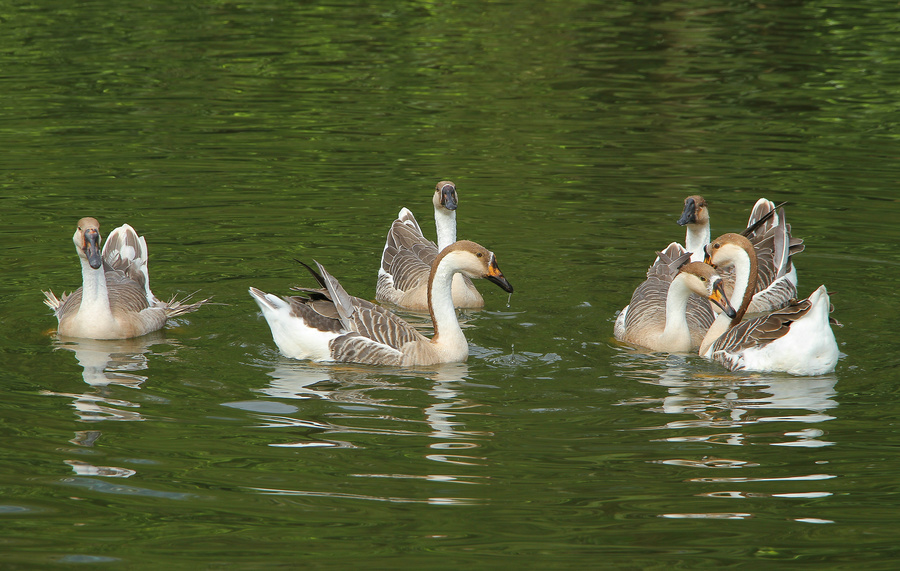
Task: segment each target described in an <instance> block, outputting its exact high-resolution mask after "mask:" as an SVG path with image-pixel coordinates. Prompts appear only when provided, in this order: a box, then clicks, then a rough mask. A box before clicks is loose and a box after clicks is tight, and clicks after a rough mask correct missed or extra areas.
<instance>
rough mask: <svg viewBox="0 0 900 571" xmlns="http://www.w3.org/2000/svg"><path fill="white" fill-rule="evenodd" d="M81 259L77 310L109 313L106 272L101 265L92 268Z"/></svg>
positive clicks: (97, 313)
mask: <svg viewBox="0 0 900 571" xmlns="http://www.w3.org/2000/svg"><path fill="white" fill-rule="evenodd" d="M80 259H81V284H82V290H81V306H80V307H79V312H81V311H87V312H89V313H90V314H92V315H97V316H101V315H104V314H105V315H109V316H110V317H111V316H112V311H111V310H110V308H109V292H108V291H107V289H106V274H105V273H104V270H103V266H100V268H99V269H96V270H95V269H94V268H92V267H91V265H90V264H89V263H88V261H87V260H86V259H84V258H80Z"/></svg>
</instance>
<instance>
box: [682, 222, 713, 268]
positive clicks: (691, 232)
mask: <svg viewBox="0 0 900 571" xmlns="http://www.w3.org/2000/svg"><path fill="white" fill-rule="evenodd" d="M686 226H687V230H686V235H685V237H684V248H685V249H686V250H687V251H688V252H690V253H691V261H692V262H702V261H703V256H704V252H703V249H704V248H705V247H706V245H707V244H709V221H708V220H707V221H706V222H705V223H703V224H687V225H686Z"/></svg>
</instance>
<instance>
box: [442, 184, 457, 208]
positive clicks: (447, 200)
mask: <svg viewBox="0 0 900 571" xmlns="http://www.w3.org/2000/svg"><path fill="white" fill-rule="evenodd" d="M457 205H458V200H457V198H456V187H455V186H453V185H452V184H445V185H444V186H442V187H441V206H443V207H444V208H446V209H447V210H456V207H457Z"/></svg>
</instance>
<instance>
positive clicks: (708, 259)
mask: <svg viewBox="0 0 900 571" xmlns="http://www.w3.org/2000/svg"><path fill="white" fill-rule="evenodd" d="M703 263H704V264H709V265H710V266H713V267H715V266H716V265H715V264H714V263H712V256H710V255H709V244H707V245H706V246H703Z"/></svg>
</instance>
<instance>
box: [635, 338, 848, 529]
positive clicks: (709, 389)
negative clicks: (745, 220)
mask: <svg viewBox="0 0 900 571" xmlns="http://www.w3.org/2000/svg"><path fill="white" fill-rule="evenodd" d="M621 357H622V358H621V359H620V365H621V369H622V371H621V373H620V375H621V376H623V377H625V376H628V377H631V378H634V379H635V380H638V381H639V382H640V383H643V384H646V385H652V386H655V387H661V388H663V389H665V392H666V394H665V395H664V396H661V397H660V396H646V397H638V398H631V399H628V400H625V401H620V402H619V403H617V404H618V405H619V406H635V405H636V406H641V407H644V410H645V411H647V412H650V413H653V414H665V415H678V418H677V419H674V420H670V421H667V422H664V423H662V424H653V425H650V426H640V427H635V428H632V429H631V430H640V431H654V432H656V431H672V432H677V434H674V435H670V436H663V437H662V438H659V439H653V441H655V442H667V443H672V444H677V445H679V448H678V449H679V450H680V451H683V450H684V449H683V448H682V447H681V446H682V445H684V444H685V443H687V444H699V445H726V446H732V447H747V446H753V445H758V444H764V445H769V446H789V447H799V448H808V449H817V448H822V447H826V446H831V445H833V444H835V443H834V442H831V441H828V440H825V439H824V438H823V436H824V435H825V434H826V432H825V430H824V428H822V427H821V425H822V424H823V423H825V422H828V421H831V420H834V418H835V417H834V416H832V415H831V414H830V413H829V412H828V411H832V410H833V409H835V408H836V407H837V406H838V402H837V401H836V400H835V397H836V395H837V393H836V391H835V383H836V382H837V377H835V376H834V375H827V376H821V377H804V378H800V377H794V376H789V375H765V374H753V375H744V376H741V375H739V374H733V373H724V374H714V373H710V372H708V371H707V370H704V369H703V368H702V367H698V366H697V359H695V358H690V359H688V358H685V357H679V356H673V355H667V356H659V355H649V356H648V355H641V356H638V355H636V354H634V353H629V354H623V355H621ZM685 416H688V417H692V418H684V417H685ZM775 423H789V426H790V425H793V426H794V428H792V429H788V430H779V431H765V432H759V431H757V429H758V428H759V427H764V426H771V425H774V424H775ZM710 429H713V431H710ZM685 432H688V433H687V434H685ZM696 432H700V433H699V434H697V433H696ZM702 449H704V450H707V449H708V447H707V446H703V447H702ZM736 451H737V450H736ZM757 457H758V456H755V455H754V456H753V458H757ZM649 463H651V464H660V465H664V466H674V467H679V468H688V469H699V470H713V471H715V470H723V469H724V470H728V471H729V472H731V471H732V470H741V469H753V470H754V472H756V471H760V470H767V469H768V470H771V469H772V468H773V467H772V466H767V465H765V464H761V463H760V462H757V461H754V460H753V459H750V458H734V457H732V458H723V457H719V456H709V455H703V456H699V457H693V458H691V457H688V458H686V457H683V456H679V457H674V458H672V457H669V458H662V459H658V460H650V461H649ZM801 465H802V464H801ZM780 468H781V469H783V466H782V467H780ZM801 469H802V468H801ZM732 473H733V472H732ZM835 477H836V476H835V475H834V474H827V473H800V474H793V475H788V476H780V475H779V476H775V475H768V474H766V475H755V476H748V477H735V476H730V475H729V476H701V477H693V478H687V479H685V480H683V481H684V482H688V483H691V484H695V485H697V484H700V485H731V486H734V485H740V486H757V485H760V484H761V485H763V486H765V487H767V488H770V489H763V490H745V489H725V490H713V491H705V492H694V493H692V494H691V495H692V497H698V498H708V499H711V500H746V499H751V498H753V499H765V498H768V499H773V500H775V499H779V500H791V499H801V500H802V499H814V498H823V497H828V496H831V495H832V492H828V491H823V490H816V489H812V490H805V491H796V490H793V491H784V490H782V489H778V488H779V487H780V486H782V485H792V487H793V485H796V484H797V483H804V482H806V483H814V482H821V481H825V480H831V479H833V478H835ZM812 485H814V484H812ZM658 515H659V517H663V518H692V519H745V518H749V517H754V514H753V513H752V512H720V511H714V512H708V513H706V512H691V513H661V514H658ZM792 519H794V520H795V521H799V522H810V523H833V522H832V521H831V520H827V519H823V518H816V517H800V518H792Z"/></svg>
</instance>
